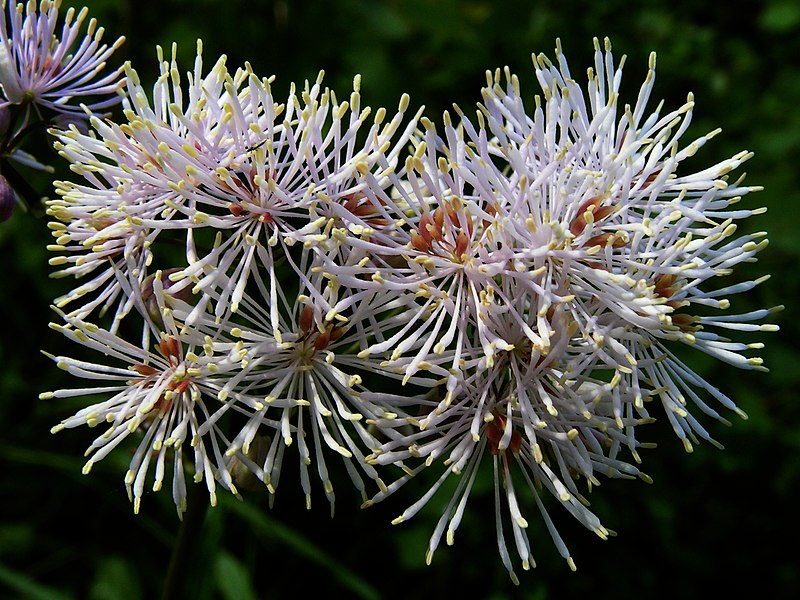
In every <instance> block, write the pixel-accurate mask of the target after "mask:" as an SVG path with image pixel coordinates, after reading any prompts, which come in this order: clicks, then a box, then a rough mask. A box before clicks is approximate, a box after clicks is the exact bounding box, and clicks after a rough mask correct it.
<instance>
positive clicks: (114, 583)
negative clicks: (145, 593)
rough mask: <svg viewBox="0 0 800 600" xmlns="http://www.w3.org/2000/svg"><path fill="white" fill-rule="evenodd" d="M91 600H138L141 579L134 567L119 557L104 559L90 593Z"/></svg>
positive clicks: (98, 568)
mask: <svg viewBox="0 0 800 600" xmlns="http://www.w3.org/2000/svg"><path fill="white" fill-rule="evenodd" d="M89 598H90V600H137V598H141V590H140V589H139V578H138V576H137V574H136V571H135V569H134V567H133V565H131V564H130V562H128V561H126V560H125V559H124V558H122V557H119V556H111V557H108V558H105V559H102V560H101V562H100V564H99V565H98V567H97V572H96V574H95V580H94V583H93V584H92V588H91V591H90V592H89Z"/></svg>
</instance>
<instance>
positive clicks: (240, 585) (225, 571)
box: [214, 552, 258, 600]
mask: <svg viewBox="0 0 800 600" xmlns="http://www.w3.org/2000/svg"><path fill="white" fill-rule="evenodd" d="M214 579H215V581H216V584H217V590H218V591H219V593H220V596H221V597H222V598H223V600H257V598H258V596H257V594H256V591H255V590H254V589H253V586H252V584H251V583H250V573H249V572H248V571H247V569H246V568H245V566H244V565H243V564H242V563H241V562H240V561H239V560H238V559H237V558H236V557H234V556H233V555H231V554H229V553H228V552H221V553H220V554H218V555H217V557H216V561H215V563H214Z"/></svg>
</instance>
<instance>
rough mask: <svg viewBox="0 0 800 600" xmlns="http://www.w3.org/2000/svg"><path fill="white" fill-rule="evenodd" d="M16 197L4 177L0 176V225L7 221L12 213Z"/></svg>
mask: <svg viewBox="0 0 800 600" xmlns="http://www.w3.org/2000/svg"><path fill="white" fill-rule="evenodd" d="M16 203H17V195H16V194H15V193H14V189H13V188H12V187H11V185H10V184H9V183H8V180H6V178H5V177H3V176H2V175H0V223H2V222H4V221H8V219H9V218H10V217H11V215H12V213H13V212H14V205H15V204H16Z"/></svg>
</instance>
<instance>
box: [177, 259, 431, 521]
mask: <svg viewBox="0 0 800 600" xmlns="http://www.w3.org/2000/svg"><path fill="white" fill-rule="evenodd" d="M287 258H288V265H287V266H290V268H291V269H292V271H291V272H289V273H287V274H286V275H287V276H293V278H296V279H297V281H298V284H299V287H298V288H297V290H296V291H292V292H288V293H287V291H285V289H284V288H285V287H288V286H286V285H283V286H274V287H273V288H272V289H269V288H268V287H267V286H265V285H264V283H263V282H259V283H258V284H256V285H254V288H253V289H254V294H253V295H250V294H247V293H245V294H244V295H243V296H242V297H241V301H240V308H239V310H238V311H237V312H236V313H231V314H229V315H227V316H226V317H225V318H224V319H223V320H222V322H223V323H224V324H226V327H228V328H230V331H231V334H232V335H233V336H234V337H235V338H238V340H239V341H238V342H237V344H236V346H235V347H234V348H232V349H231V352H233V353H234V354H235V356H236V358H237V359H238V360H239V361H240V362H241V371H240V373H239V374H238V375H236V376H235V377H233V378H231V379H230V381H229V382H228V383H227V384H226V385H225V387H223V388H222V389H221V393H220V395H219V398H220V399H221V400H223V401H224V400H225V399H226V398H227V394H228V393H235V392H237V391H238V392H240V393H241V392H242V391H245V392H246V393H247V394H248V396H256V397H259V398H261V399H262V400H261V402H260V406H259V410H258V411H257V412H254V413H253V414H252V416H251V418H250V419H249V420H248V421H247V423H245V424H244V425H243V426H242V427H241V429H240V431H239V433H237V434H236V435H235V436H233V437H232V439H231V442H230V446H229V447H228V449H227V453H229V454H231V455H236V454H244V455H249V454H251V449H252V446H253V444H254V443H256V442H257V441H258V440H262V442H261V443H262V451H261V457H260V462H258V463H256V462H255V459H252V460H251V461H250V462H249V463H248V465H247V466H248V467H249V468H250V469H251V470H252V471H253V473H254V474H255V475H256V477H257V478H258V479H259V480H261V481H263V482H264V484H265V485H266V487H267V489H268V490H269V492H270V494H271V496H272V497H274V496H275V494H276V492H277V488H278V484H279V481H280V478H281V474H282V473H283V472H284V471H285V469H286V468H287V467H286V463H287V461H288V460H290V459H289V454H291V453H294V449H295V448H296V449H297V459H299V461H298V462H299V468H300V482H301V486H302V489H303V492H304V494H305V497H306V504H307V506H308V507H310V506H311V498H312V484H311V479H312V477H313V476H314V475H313V472H312V469H313V471H316V477H317V478H318V479H319V480H320V481H321V483H322V487H323V490H324V493H325V496H326V497H327V499H328V501H329V502H330V504H331V510H333V507H334V501H335V493H334V483H333V481H332V479H331V475H330V467H329V461H330V460H331V457H334V458H339V459H341V460H343V464H344V466H345V468H346V471H347V473H348V476H349V478H350V480H351V482H352V484H353V486H354V487H355V488H356V490H358V491H359V492H360V494H361V496H362V501H366V500H367V497H368V496H367V490H366V486H365V482H364V478H365V477H366V478H367V479H368V480H372V482H373V485H375V486H376V487H377V488H379V489H382V490H385V489H386V486H385V484H384V483H383V481H382V479H381V477H380V474H379V473H378V471H377V470H376V469H375V467H373V466H372V465H371V464H369V463H368V462H367V461H366V458H365V457H366V455H367V454H371V453H372V452H374V451H375V450H377V448H378V447H379V445H380V442H379V441H378V440H377V439H376V437H375V435H381V432H383V431H384V428H385V426H386V425H387V424H389V423H391V424H393V423H394V422H395V421H399V422H401V423H405V417H406V415H405V413H404V410H405V408H406V407H408V406H415V405H416V403H417V402H418V400H419V398H417V397H414V396H413V394H412V395H410V396H408V397H405V396H402V395H399V394H396V393H389V392H387V391H385V389H386V388H387V386H386V385H379V389H378V390H371V389H369V387H368V385H367V383H366V382H365V381H364V380H365V379H370V380H373V379H375V378H376V377H377V378H378V381H380V376H386V375H389V376H390V377H392V375H393V374H392V372H391V371H389V372H386V371H385V370H384V369H383V368H382V367H381V362H382V361H381V360H375V359H370V358H359V356H358V352H359V351H360V350H361V349H363V348H364V347H366V346H367V344H368V343H369V340H371V339H374V338H375V337H380V336H381V335H383V332H384V331H388V330H389V329H391V328H392V327H396V326H397V325H396V321H397V319H395V318H393V317H392V316H391V313H392V312H393V311H398V310H399V311H402V309H403V306H402V304H400V303H398V301H397V300H396V298H395V297H394V295H392V294H384V295H370V296H369V297H362V298H361V299H360V300H359V301H358V302H355V303H353V302H349V303H348V307H347V308H346V309H345V308H340V309H334V307H336V306H337V304H338V302H337V300H338V299H339V298H349V297H350V290H348V289H347V288H344V287H340V286H338V285H336V284H334V283H333V282H332V281H331V280H330V279H329V278H328V273H326V272H325V271H324V269H322V268H320V266H321V264H322V261H320V260H318V258H317V251H316V250H312V249H311V248H310V247H307V248H305V249H304V251H303V252H302V254H301V256H300V260H299V261H298V264H295V263H294V261H293V260H292V259H291V258H290V257H287ZM223 289H224V288H223ZM209 293H210V294H211V295H212V296H214V295H215V292H214V291H210V292H209ZM176 314H178V313H176ZM181 314H183V313H181ZM186 320H187V321H191V322H192V323H195V324H200V323H202V322H204V321H205V320H208V321H212V320H213V317H212V315H209V314H208V313H205V312H198V311H194V312H192V313H191V314H189V315H186ZM210 424H211V422H209V423H208V424H207V425H206V427H208V426H210ZM390 431H391V432H392V433H393V430H390ZM264 436H267V440H268V441H266V442H263V440H264Z"/></svg>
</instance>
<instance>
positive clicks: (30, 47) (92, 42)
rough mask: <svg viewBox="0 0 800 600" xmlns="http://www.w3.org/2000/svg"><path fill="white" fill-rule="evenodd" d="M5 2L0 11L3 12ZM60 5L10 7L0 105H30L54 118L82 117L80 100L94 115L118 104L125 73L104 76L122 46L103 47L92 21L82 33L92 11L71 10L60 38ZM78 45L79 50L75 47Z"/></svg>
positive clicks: (0, 45) (0, 29)
mask: <svg viewBox="0 0 800 600" xmlns="http://www.w3.org/2000/svg"><path fill="white" fill-rule="evenodd" d="M6 4H7V1H6V0H3V2H2V6H0V11H2V12H5V9H6ZM60 6H61V0H54V1H51V0H41V2H39V3H38V6H37V2H36V0H28V2H27V3H26V4H23V3H21V2H20V3H16V2H14V1H13V0H12V1H11V2H10V3H8V19H6V17H5V16H0V85H1V86H2V88H3V94H4V95H5V101H0V105H2V106H5V105H8V104H26V103H33V104H34V105H36V106H38V107H41V108H46V109H49V110H52V111H55V112H56V113H61V114H74V115H83V114H84V109H83V107H82V106H80V105H76V104H74V102H75V101H76V100H79V101H80V102H82V103H83V104H85V105H86V108H88V109H89V110H91V111H92V112H97V111H100V110H103V109H106V108H108V107H110V106H113V105H115V104H117V103H118V102H119V101H120V97H119V96H118V95H117V90H118V89H119V87H120V84H121V82H120V75H121V73H122V69H121V68H118V69H116V70H114V71H111V72H108V73H105V74H102V72H103V70H104V69H105V67H106V61H107V60H108V59H109V58H110V57H111V55H112V54H113V53H114V51H115V50H116V49H117V48H119V46H120V45H121V44H122V42H123V41H124V38H119V39H118V40H117V41H116V42H114V43H113V44H112V45H111V46H108V45H107V44H103V43H101V40H102V38H103V33H104V29H103V28H102V27H99V28H98V27H97V22H96V21H95V20H94V19H91V20H90V21H89V24H88V26H87V31H86V34H85V35H84V36H83V37H81V33H80V30H81V29H82V26H83V23H84V21H85V20H86V16H87V13H88V10H87V9H86V8H83V9H81V11H80V12H78V13H77V15H76V13H75V9H74V8H70V9H68V10H67V13H66V15H65V17H64V22H63V25H62V26H61V32H60V34H59V33H58V31H57V29H58V25H59V18H58V17H59V8H60ZM76 43H77V45H76Z"/></svg>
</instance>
